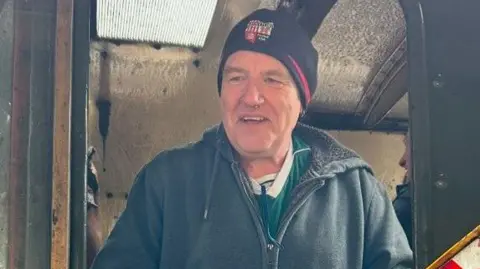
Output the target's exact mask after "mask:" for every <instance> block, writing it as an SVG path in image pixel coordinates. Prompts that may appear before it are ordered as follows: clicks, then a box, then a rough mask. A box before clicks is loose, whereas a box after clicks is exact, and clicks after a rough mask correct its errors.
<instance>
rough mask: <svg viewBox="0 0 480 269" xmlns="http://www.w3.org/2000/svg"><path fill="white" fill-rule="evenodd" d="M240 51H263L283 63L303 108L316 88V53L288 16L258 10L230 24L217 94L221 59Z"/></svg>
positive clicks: (281, 13) (220, 83) (285, 13)
mask: <svg viewBox="0 0 480 269" xmlns="http://www.w3.org/2000/svg"><path fill="white" fill-rule="evenodd" d="M240 50H247V51H254V52H260V53H264V54H267V55H269V56H272V57H274V58H275V59H277V60H279V61H280V62H281V63H283V64H284V65H285V67H286V68H287V69H288V71H289V72H290V75H291V76H292V78H293V79H294V81H295V84H296V86H297V88H298V90H299V93H300V94H299V95H300V101H301V102H302V106H303V108H304V109H306V108H307V105H308V104H309V103H310V101H311V98H312V96H313V94H314V93H315V89H316V88H317V64H318V52H317V51H316V50H315V48H314V47H313V45H312V42H311V40H310V38H309V37H308V35H307V33H306V32H305V30H303V29H302V28H301V27H300V25H299V24H298V23H297V21H296V20H295V18H294V17H293V16H292V15H290V14H289V13H287V12H284V11H278V10H268V9H259V10H256V11H254V12H253V13H251V14H250V15H248V16H247V17H246V18H244V19H242V20H241V21H240V22H239V23H238V24H237V25H235V27H233V29H232V31H231V32H230V34H229V35H228V37H227V40H226V41H225V45H224V48H223V51H222V56H221V60H220V66H219V69H218V78H217V79H218V81H217V83H218V91H219V93H220V91H221V88H222V75H223V68H224V66H225V62H226V60H227V59H228V57H229V56H230V55H232V54H233V53H235V52H237V51H240Z"/></svg>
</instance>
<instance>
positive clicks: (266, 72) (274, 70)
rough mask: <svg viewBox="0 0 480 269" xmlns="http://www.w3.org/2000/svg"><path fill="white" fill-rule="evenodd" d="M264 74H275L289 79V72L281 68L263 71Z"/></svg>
mask: <svg viewBox="0 0 480 269" xmlns="http://www.w3.org/2000/svg"><path fill="white" fill-rule="evenodd" d="M264 75H265V76H276V77H279V78H282V79H290V78H291V77H290V74H288V73H285V72H283V71H282V70H278V69H272V70H267V71H265V72H264Z"/></svg>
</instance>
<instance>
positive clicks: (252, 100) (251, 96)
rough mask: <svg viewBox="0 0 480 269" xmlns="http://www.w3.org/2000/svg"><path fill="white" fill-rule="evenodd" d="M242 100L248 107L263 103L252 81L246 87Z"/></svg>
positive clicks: (260, 93) (259, 92)
mask: <svg viewBox="0 0 480 269" xmlns="http://www.w3.org/2000/svg"><path fill="white" fill-rule="evenodd" d="M242 99H243V102H245V104H247V105H249V106H256V105H260V104H262V103H263V101H264V99H263V94H262V92H261V91H260V89H259V88H258V87H257V85H255V83H254V82H253V81H249V82H248V84H247V85H246V87H245V90H244V93H243V96H242Z"/></svg>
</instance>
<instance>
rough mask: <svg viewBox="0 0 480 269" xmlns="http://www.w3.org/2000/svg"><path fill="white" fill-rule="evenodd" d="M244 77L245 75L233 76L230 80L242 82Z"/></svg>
mask: <svg viewBox="0 0 480 269" xmlns="http://www.w3.org/2000/svg"><path fill="white" fill-rule="evenodd" d="M243 79H244V77H243V76H232V77H229V78H228V81H229V82H240V81H242V80H243Z"/></svg>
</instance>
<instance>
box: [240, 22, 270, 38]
mask: <svg viewBox="0 0 480 269" xmlns="http://www.w3.org/2000/svg"><path fill="white" fill-rule="evenodd" d="M272 30H273V22H262V21H259V20H252V21H250V22H248V25H247V28H245V39H246V40H247V41H249V42H250V43H255V42H256V41H257V40H262V41H265V40H267V39H268V38H269V37H270V35H271V34H272Z"/></svg>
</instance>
